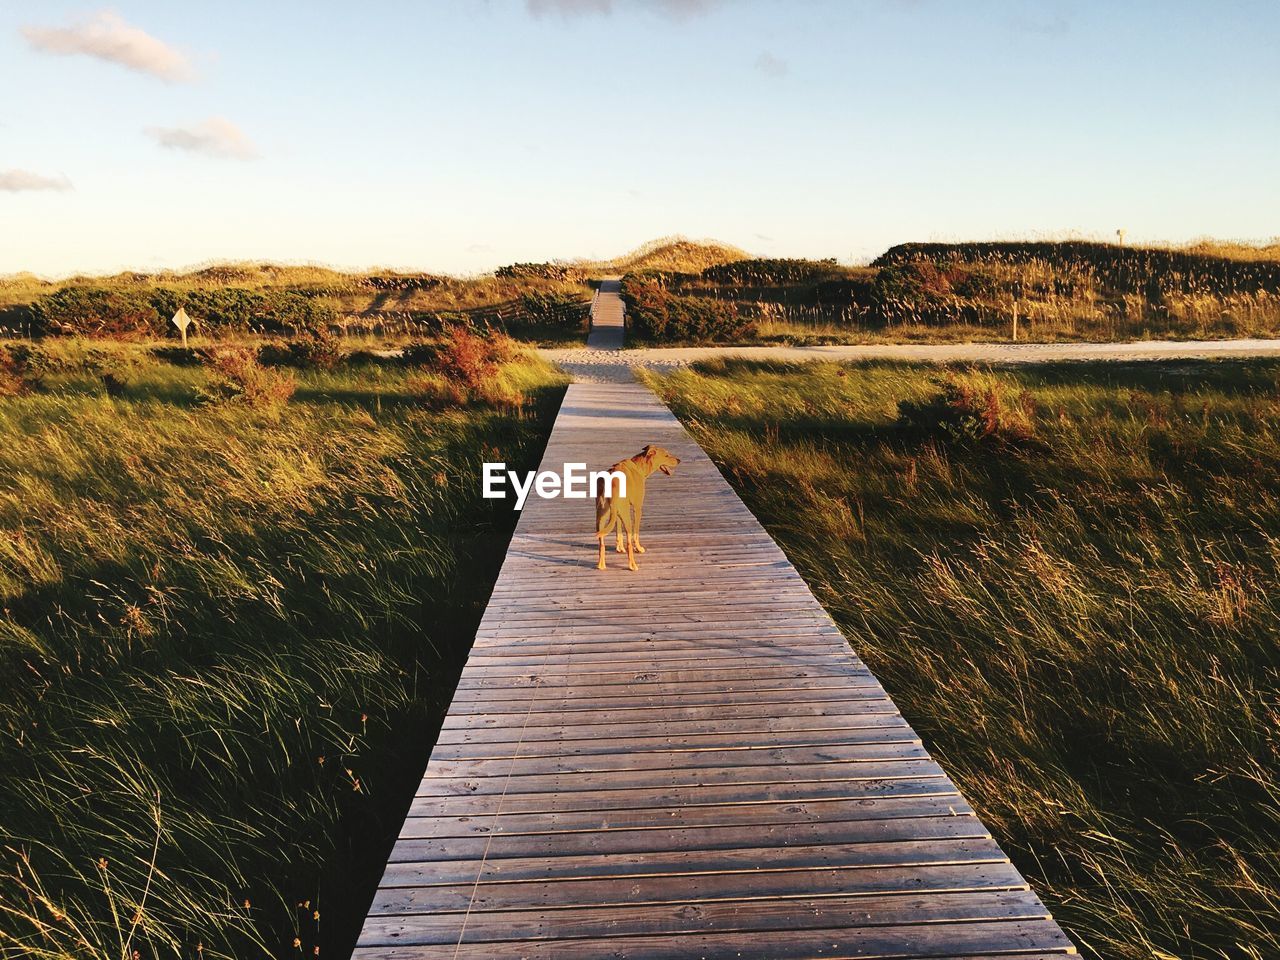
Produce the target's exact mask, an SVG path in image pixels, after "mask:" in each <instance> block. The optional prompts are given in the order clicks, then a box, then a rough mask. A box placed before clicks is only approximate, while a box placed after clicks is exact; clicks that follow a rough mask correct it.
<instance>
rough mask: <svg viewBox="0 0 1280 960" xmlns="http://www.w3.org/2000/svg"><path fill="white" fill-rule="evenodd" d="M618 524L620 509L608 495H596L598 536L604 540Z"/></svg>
mask: <svg viewBox="0 0 1280 960" xmlns="http://www.w3.org/2000/svg"><path fill="white" fill-rule="evenodd" d="M617 525H618V511H617V510H615V509H614V508H613V503H612V502H611V501H610V500H609V499H608V498H607V497H596V537H597V538H598V539H601V540H603V539H604V538H605V537H607V536H608V535H609V534H610V533H612V532H613V528H614V527H616V526H617Z"/></svg>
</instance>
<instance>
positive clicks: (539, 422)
mask: <svg viewBox="0 0 1280 960" xmlns="http://www.w3.org/2000/svg"><path fill="white" fill-rule="evenodd" d="M45 350H46V357H45V361H46V366H47V367H51V368H52V372H48V373H46V374H45V376H44V378H43V380H42V382H41V383H40V385H39V388H38V389H36V390H35V391H32V392H25V393H24V394H23V395H18V396H8V397H0V476H3V477H5V480H6V482H5V484H4V485H3V488H0V661H2V667H0V677H3V680H0V684H2V685H3V691H2V692H0V732H2V733H3V737H0V766H2V767H3V769H4V771H5V797H4V801H3V816H0V956H4V957H13V958H15V960H16V958H18V957H23V958H26V957H41V956H45V957H83V958H103V960H105V958H108V957H109V958H111V960H119V958H120V957H121V956H124V957H128V956H130V954H131V951H132V950H135V949H136V950H139V951H140V952H141V956H144V957H151V956H181V957H193V958H194V957H204V958H210V957H237V958H243V957H249V956H261V955H263V953H264V952H267V953H271V954H274V955H279V956H301V955H303V954H305V955H307V956H310V955H312V952H313V949H314V948H317V947H320V948H322V954H324V955H327V954H330V953H337V954H339V955H341V952H342V950H343V948H344V947H349V945H350V938H351V937H352V935H353V925H354V924H357V923H358V922H359V920H360V919H361V918H362V916H363V912H364V910H365V908H366V906H367V903H366V900H365V899H364V898H366V897H367V896H368V895H369V894H370V893H371V892H372V883H374V882H376V878H377V876H378V875H379V873H380V872H381V868H382V864H383V860H384V858H385V854H386V852H387V850H388V849H389V841H390V839H391V838H392V837H393V836H394V832H395V830H396V828H397V827H398V825H399V821H400V817H401V816H402V815H403V812H404V807H405V805H406V804H407V798H408V796H409V795H410V793H411V790H412V784H413V783H414V782H415V781H416V778H417V777H418V776H419V775H420V773H421V769H422V766H423V764H424V763H425V760H426V756H427V753H428V751H429V748H430V744H431V743H432V740H433V735H434V730H435V727H436V725H437V724H438V722H439V719H440V717H441V715H442V713H443V707H444V705H445V704H447V702H448V699H449V695H450V693H451V691H452V686H453V682H454V679H455V677H456V672H457V671H458V670H459V669H460V666H461V663H462V660H463V659H464V656H465V651H466V648H467V646H468V645H469V643H470V640H471V638H472V636H473V634H474V629H475V624H476V623H477V622H478V619H479V615H480V612H481V610H482V607H483V603H484V600H485V598H486V597H487V593H488V588H489V586H490V585H491V583H492V580H493V578H494V576H496V572H497V564H498V562H499V561H500V559H501V555H502V551H503V547H504V546H505V543H506V540H507V537H508V536H509V532H510V528H511V525H512V522H513V513H512V511H511V510H510V508H509V507H507V506H505V505H501V504H499V505H497V506H495V505H494V503H493V502H489V501H483V500H481V499H479V497H478V484H477V482H476V477H477V472H478V461H480V460H482V459H506V460H508V461H511V462H514V463H521V464H527V465H532V464H533V463H535V462H536V460H537V459H538V456H539V454H540V450H541V446H542V443H543V440H544V437H545V433H546V430H547V429H548V427H549V423H550V419H551V414H552V412H553V410H554V406H555V405H556V403H557V402H558V396H559V389H558V388H559V385H560V380H559V378H558V377H557V376H556V375H555V374H554V373H552V372H551V371H550V370H549V368H547V367H546V366H545V365H543V364H541V363H540V362H538V361H536V360H533V359H529V358H517V359H515V360H512V361H509V362H507V363H506V364H505V365H504V366H503V368H502V369H501V371H500V373H499V374H498V376H499V378H500V379H501V380H502V381H504V384H505V386H504V389H503V391H502V395H503V396H505V397H511V396H516V395H518V394H521V393H522V394H524V395H525V396H526V397H527V398H528V400H527V402H526V403H525V404H524V405H523V406H520V407H518V408H516V409H511V408H506V409H497V408H493V407H490V406H486V405H483V404H480V405H467V406H459V405H457V404H454V405H453V406H445V408H444V409H439V408H440V407H441V404H440V403H439V402H438V398H435V401H436V402H433V409H432V410H428V409H426V408H424V407H423V406H422V404H421V402H420V396H421V383H422V382H424V377H426V378H427V380H426V382H430V379H429V375H425V374H422V373H419V372H415V371H411V370H407V369H401V368H398V367H396V366H390V365H386V364H372V363H370V364H346V365H343V366H340V367H338V368H337V369H335V370H332V371H329V372H324V371H319V370H310V371H305V370H304V371H299V372H297V373H295V374H293V376H294V377H295V378H296V392H295V393H294V394H293V396H292V399H291V400H289V401H288V402H287V403H275V404H272V405H269V406H266V407H261V408H255V407H253V406H251V405H249V404H247V403H242V402H229V403H207V402H202V401H200V400H198V399H197V394H198V393H200V392H201V391H202V390H207V388H208V386H209V380H210V374H209V372H208V371H207V370H206V369H205V368H204V367H201V366H171V365H168V364H162V363H158V362H156V361H154V360H152V359H149V355H148V354H147V353H146V350H145V348H144V347H143V346H141V345H109V344H96V345H92V346H89V345H85V344H83V343H76V342H71V343H50V344H47V345H46V347H45ZM104 356H106V358H107V361H109V363H110V366H111V368H112V369H113V370H115V371H118V372H119V373H118V383H120V384H123V385H122V386H117V387H116V388H115V389H114V390H113V392H114V393H115V394H117V395H115V396H109V395H108V394H107V392H106V391H105V390H104V381H103V380H102V379H101V376H100V371H101V367H102V365H103V364H104V362H107V361H104V359H103V358H104ZM433 396H434V395H433ZM295 937H296V938H297V943H296V946H295V944H294V938H295Z"/></svg>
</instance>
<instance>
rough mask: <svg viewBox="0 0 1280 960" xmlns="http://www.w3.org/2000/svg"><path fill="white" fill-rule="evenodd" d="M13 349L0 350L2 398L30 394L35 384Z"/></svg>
mask: <svg viewBox="0 0 1280 960" xmlns="http://www.w3.org/2000/svg"><path fill="white" fill-rule="evenodd" d="M15 353H16V351H15V350H13V348H8V349H5V348H0V397H20V396H22V395H23V394H26V393H30V392H31V390H32V388H33V387H34V386H35V382H34V381H33V379H32V378H31V377H30V375H29V373H28V371H27V369H26V366H25V365H24V364H23V363H22V361H21V359H19V357H18V356H15Z"/></svg>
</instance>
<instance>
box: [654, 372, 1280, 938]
mask: <svg viewBox="0 0 1280 960" xmlns="http://www.w3.org/2000/svg"><path fill="white" fill-rule="evenodd" d="M654 383H655V384H656V386H657V388H658V389H659V390H660V391H661V393H662V394H663V396H664V397H665V398H666V399H667V400H668V402H670V403H671V404H672V406H673V407H674V409H675V410H676V412H677V413H678V414H679V415H680V417H681V418H682V419H683V420H685V422H686V423H688V424H689V425H690V427H691V428H692V430H693V432H694V434H695V435H696V437H697V438H698V440H699V441H700V442H701V443H702V444H703V445H704V446H705V447H706V449H707V450H708V451H709V453H710V454H711V455H712V456H713V457H714V458H715V460H716V461H717V462H718V463H720V464H721V465H722V468H723V469H724V470H725V471H726V473H727V475H728V476H729V478H730V479H731V480H732V482H733V483H734V485H735V486H736V487H737V488H738V490H739V491H740V492H741V493H742V494H743V496H744V497H745V498H746V500H747V502H748V504H749V505H750V506H751V508H752V509H753V511H754V512H755V513H756V515H757V516H759V517H760V518H761V519H762V521H763V522H764V523H765V525H766V526H767V527H768V528H769V530H770V532H771V533H772V534H773V535H774V536H775V537H776V538H777V539H778V540H779V542H780V543H781V544H782V546H783V547H784V549H785V550H786V551H787V553H788V555H789V556H790V557H791V558H792V560H793V561H794V562H795V563H796V565H797V566H798V568H799V569H800V570H801V572H802V573H803V574H804V576H805V577H806V579H807V580H808V582H809V583H810V584H811V585H812V586H813V587H814V589H815V591H816V592H817V594H818V595H819V597H820V598H821V599H822V601H823V602H824V603H825V605H826V606H827V608H828V609H829V610H830V611H831V612H832V614H833V616H834V617H835V618H836V620H837V621H838V622H839V623H840V625H841V626H842V628H843V629H844V630H845V631H846V633H847V635H848V636H849V638H850V641H851V643H852V645H853V647H854V649H855V650H856V651H857V652H858V653H859V654H861V655H862V656H863V657H864V658H865V659H866V660H867V662H868V663H869V665H870V666H871V667H872V669H874V670H875V671H876V673H877V674H878V675H879V676H880V678H881V679H882V681H883V682H884V684H885V686H886V687H887V688H888V690H889V691H890V693H891V694H892V695H893V696H894V698H895V699H896V700H897V702H898V704H899V706H900V707H901V708H902V710H903V712H904V713H905V714H906V715H907V717H908V719H909V720H910V721H911V722H912V723H913V724H914V725H915V726H916V728H917V729H918V730H919V731H920V732H921V733H922V735H923V736H924V738H925V740H926V742H927V743H928V744H929V746H930V747H931V749H932V750H933V751H934V753H935V755H936V756H937V757H938V758H939V760H940V761H941V762H942V763H943V765H944V766H945V767H946V768H947V770H948V771H949V772H950V773H951V774H952V776H953V777H954V778H955V779H956V780H957V781H958V783H959V785H960V786H961V788H962V789H963V791H964V792H965V794H966V795H967V796H968V797H969V799H970V800H971V801H973V803H974V804H975V805H976V806H977V807H978V808H979V809H980V811H981V813H982V816H983V818H984V820H985V822H986V823H987V824H988V825H989V826H990V827H991V828H992V829H993V831H994V833H995V834H996V835H997V837H998V839H999V840H1000V841H1001V842H1002V843H1003V844H1004V845H1005V848H1006V849H1007V850H1008V851H1009V853H1010V854H1011V855H1012V857H1013V858H1014V860H1015V861H1016V862H1017V864H1018V866H1019V867H1020V868H1021V869H1022V870H1023V871H1024V873H1025V874H1026V875H1027V876H1028V877H1029V878H1030V880H1031V881H1032V883H1033V885H1034V886H1035V887H1036V889H1037V890H1038V891H1039V892H1040V893H1041V895H1042V896H1043V897H1044V898H1045V900H1046V901H1047V902H1048V904H1049V906H1050V908H1051V909H1052V910H1053V912H1054V914H1055V916H1057V917H1058V919H1059V920H1060V921H1061V922H1062V924H1063V926H1064V927H1065V928H1066V929H1067V931H1068V932H1069V933H1070V934H1071V936H1072V937H1073V938H1074V939H1075V940H1076V942H1077V943H1078V944H1079V945H1080V946H1081V948H1082V950H1083V952H1084V953H1085V954H1086V955H1088V956H1095V957H1106V958H1123V960H1130V958H1132V960H1138V958H1151V957H1163V958H1170V957H1176V958H1184V960H1191V958H1263V957H1274V956H1280V919H1278V918H1280V639H1278V638H1280V487H1278V486H1277V484H1276V482H1275V478H1276V476H1277V471H1280V365H1277V364H1276V363H1274V362H1271V361H1252V362H1239V363H1236V362H1233V363H1220V364H1212V365H1210V364H1184V363H1179V364H1168V365H1159V366H1155V365H1152V366H1141V365H1134V366H1122V365H1108V364H1102V365H1064V366H1061V367H1046V368H1026V369H1018V370H1016V371H1013V370H1005V371H999V372H996V373H993V374H983V375H980V376H975V375H972V374H967V373H964V372H959V373H957V374H953V375H952V377H951V378H950V379H948V378H947V377H946V375H945V374H940V373H939V372H937V371H936V370H931V369H926V368H921V367H916V366H908V365H894V364H874V365H865V366H845V367H841V366H835V365H820V366H807V367H803V368H801V367H786V366H781V365H749V364H744V363H741V362H726V363H719V364H709V365H706V366H704V367H703V368H701V369H699V370H693V371H681V372H677V373H674V374H671V375H670V376H667V377H665V378H660V379H655V380H654Z"/></svg>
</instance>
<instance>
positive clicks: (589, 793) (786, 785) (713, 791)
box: [409, 768, 956, 817]
mask: <svg viewBox="0 0 1280 960" xmlns="http://www.w3.org/2000/svg"><path fill="white" fill-rule="evenodd" d="M955 789H956V788H955V785H954V784H952V783H951V781H949V780H948V779H947V778H946V777H945V776H944V775H943V774H942V772H941V769H940V768H934V769H933V770H932V771H931V772H930V773H929V774H927V775H925V776H901V777H896V778H892V777H879V778H871V779H867V780H858V779H852V780H850V779H839V780H837V779H833V778H830V777H827V778H824V779H822V780H807V781H803V782H800V783H795V782H792V781H788V780H785V779H784V780H781V781H779V782H777V783H749V784H741V783H739V784H705V783H697V784H692V785H684V786H678V787H667V788H649V789H629V790H628V789H606V790H586V791H575V792H567V791H566V792H561V793H545V792H542V793H518V792H515V791H511V790H508V791H507V792H506V793H505V794H480V795H475V794H468V793H462V794H459V795H457V796H439V795H431V796H425V797H415V798H414V799H413V801H412V802H411V803H410V805H409V815H410V816H419V817H422V816H433V815H434V816H441V817H451V816H461V815H464V814H468V813H469V814H471V815H480V814H485V813H495V812H497V810H498V809H499V807H501V809H502V811H503V812H504V813H544V814H545V813H567V812H570V811H581V810H626V809H637V808H651V807H675V806H687V807H705V806H720V805H723V804H730V803H751V804H755V803H782V802H795V803H803V802H808V801H813V800H849V799H861V798H881V797H892V796H920V795H922V794H930V793H936V792H948V793H953V792H955Z"/></svg>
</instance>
